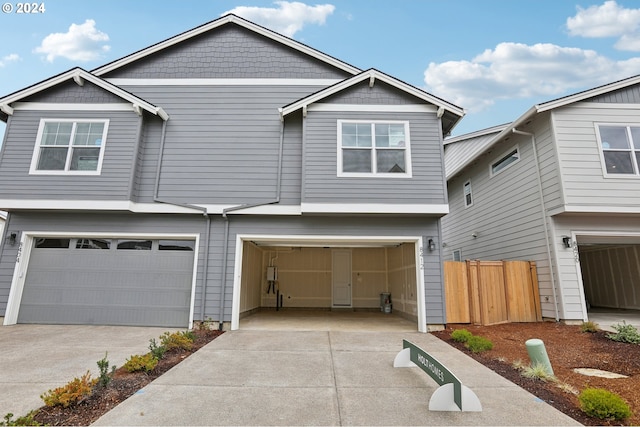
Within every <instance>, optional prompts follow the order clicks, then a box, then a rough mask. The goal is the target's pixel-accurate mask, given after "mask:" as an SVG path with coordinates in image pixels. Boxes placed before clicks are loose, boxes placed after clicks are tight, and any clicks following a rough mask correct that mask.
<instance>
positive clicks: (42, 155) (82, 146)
mask: <svg viewBox="0 0 640 427" xmlns="http://www.w3.org/2000/svg"><path fill="white" fill-rule="evenodd" d="M108 125H109V121H108V120H70V119H43V120H41V121H40V128H39V129H38V137H37V141H36V147H35V151H34V154H33V159H32V161H31V173H32V174H79V175H83V174H87V175H96V174H99V173H100V169H101V165H102V158H103V154H104V145H105V144H104V143H105V139H106V136H107V127H108Z"/></svg>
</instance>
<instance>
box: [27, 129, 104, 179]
mask: <svg viewBox="0 0 640 427" xmlns="http://www.w3.org/2000/svg"><path fill="white" fill-rule="evenodd" d="M47 122H57V123H61V122H71V123H104V129H103V132H102V143H101V145H100V155H99V157H98V167H97V168H96V170H94V171H87V170H79V171H72V170H63V171H60V170H39V169H37V167H38V160H39V159H40V142H41V141H42V134H43V133H44V126H45V123H47ZM108 130H109V119H57V118H43V119H40V125H39V127H38V134H37V136H36V142H35V146H34V148H33V155H32V156H31V167H30V169H29V175H100V173H101V172H102V161H103V159H104V151H105V146H106V142H107V134H108ZM70 143H71V141H70ZM67 154H68V153H67ZM65 166H68V165H65Z"/></svg>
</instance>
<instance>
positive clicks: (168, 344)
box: [160, 331, 195, 351]
mask: <svg viewBox="0 0 640 427" xmlns="http://www.w3.org/2000/svg"><path fill="white" fill-rule="evenodd" d="M194 336H195V335H194V333H193V332H190V331H184V332H174V333H170V332H165V333H164V334H163V335H161V336H160V343H161V344H162V345H163V346H164V347H165V348H166V349H167V351H170V350H174V349H178V350H191V349H192V348H193V337H194Z"/></svg>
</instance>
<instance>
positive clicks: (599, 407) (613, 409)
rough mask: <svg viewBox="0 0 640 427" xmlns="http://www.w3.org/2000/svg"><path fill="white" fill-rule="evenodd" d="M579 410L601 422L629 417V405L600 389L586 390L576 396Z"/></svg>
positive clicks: (613, 394) (615, 395)
mask: <svg viewBox="0 0 640 427" xmlns="http://www.w3.org/2000/svg"><path fill="white" fill-rule="evenodd" d="M578 400H579V401H580V409H582V411H583V412H584V413H585V414H587V415H589V416H590V417H595V418H600V419H602V420H624V419H627V418H629V417H630V416H631V409H629V405H627V403H626V402H625V401H624V400H622V398H621V397H620V396H618V395H617V394H615V393H612V392H610V391H608V390H605V389H602V388H586V389H584V390H583V391H582V393H580V395H578Z"/></svg>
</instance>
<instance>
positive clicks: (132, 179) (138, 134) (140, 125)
mask: <svg viewBox="0 0 640 427" xmlns="http://www.w3.org/2000/svg"><path fill="white" fill-rule="evenodd" d="M165 123H166V122H165ZM143 124H144V114H141V115H140V120H138V131H137V132H136V145H135V146H134V148H133V150H134V153H135V157H134V159H135V164H134V165H133V167H132V168H131V176H130V177H129V188H128V191H127V192H128V193H129V200H133V186H134V183H135V180H136V172H137V170H138V155H139V154H140V144H141V143H142V128H143Z"/></svg>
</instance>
